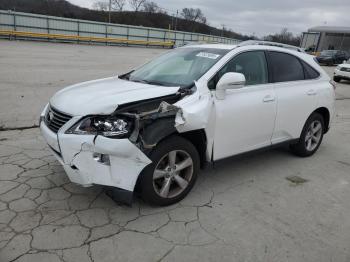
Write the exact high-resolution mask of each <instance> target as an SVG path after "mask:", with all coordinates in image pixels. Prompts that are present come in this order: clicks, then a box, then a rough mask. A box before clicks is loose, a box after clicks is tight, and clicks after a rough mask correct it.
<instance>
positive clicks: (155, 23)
mask: <svg viewBox="0 0 350 262" xmlns="http://www.w3.org/2000/svg"><path fill="white" fill-rule="evenodd" d="M0 9H2V10H13V11H18V12H27V13H35V14H44V15H52V16H60V17H67V18H76V19H83V20H92V21H99V22H107V21H108V14H107V12H104V11H96V10H90V9H87V8H82V7H79V6H76V5H73V4H71V3H69V2H68V1H66V0H1V1H0ZM172 19H173V17H171V16H169V15H167V14H164V13H146V12H131V11H123V12H112V15H111V22H112V23H118V24H128V25H138V26H139V25H141V26H147V27H156V28H168V27H169V24H172ZM189 29H191V30H189ZM177 30H180V31H188V32H196V33H202V34H211V35H217V36H221V35H222V34H223V36H225V37H230V38H236V39H241V40H246V39H249V37H248V36H246V35H241V34H238V33H235V32H232V31H228V30H225V31H224V32H222V30H221V29H218V28H215V27H211V26H209V25H207V24H203V23H198V22H195V23H194V24H192V23H191V22H189V21H186V20H184V19H181V18H179V19H178V23H177Z"/></svg>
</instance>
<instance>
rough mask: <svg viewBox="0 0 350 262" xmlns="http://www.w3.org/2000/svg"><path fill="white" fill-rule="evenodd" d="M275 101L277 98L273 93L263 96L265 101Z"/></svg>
mask: <svg viewBox="0 0 350 262" xmlns="http://www.w3.org/2000/svg"><path fill="white" fill-rule="evenodd" d="M273 101H275V98H274V97H273V96H272V95H267V96H265V97H264V98H263V102H264V103H268V102H273Z"/></svg>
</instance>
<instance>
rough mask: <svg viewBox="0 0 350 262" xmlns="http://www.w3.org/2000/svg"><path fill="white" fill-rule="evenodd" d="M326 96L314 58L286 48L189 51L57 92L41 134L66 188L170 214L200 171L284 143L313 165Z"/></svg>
mask: <svg viewBox="0 0 350 262" xmlns="http://www.w3.org/2000/svg"><path fill="white" fill-rule="evenodd" d="M333 88H334V87H333V86H332V84H331V82H330V79H329V77H328V75H327V74H326V73H325V72H324V70H323V69H322V68H321V67H320V66H319V65H318V64H317V63H316V62H315V61H314V59H313V57H312V56H310V55H308V54H305V53H302V52H298V51H294V50H291V49H290V47H286V48H283V47H276V46H271V44H270V45H264V44H260V43H258V42H257V43H251V42H249V44H245V43H241V44H240V45H222V44H210V45H209V44H208V45H191V46H185V47H181V48H177V49H175V50H173V51H169V52H167V53H166V54H164V55H162V56H160V57H158V58H156V59H154V60H152V61H150V62H149V63H147V64H145V65H143V66H140V67H139V68H136V69H135V70H133V71H131V72H129V73H126V74H123V75H120V76H115V77H110V78H105V79H100V80H95V81H89V82H85V83H80V84H76V85H73V86H70V87H67V88H65V89H63V90H61V91H59V92H58V93H56V94H55V95H54V96H53V97H52V98H51V99H50V102H49V104H48V105H47V106H46V107H45V109H44V110H43V112H42V114H41V117H40V120H41V121H40V129H41V132H42V134H43V136H44V138H45V140H46V141H47V143H48V145H49V148H50V149H51V150H52V152H53V154H54V156H55V157H56V158H57V159H58V161H59V162H60V163H61V164H62V166H63V168H64V170H65V171H66V173H67V175H68V177H69V179H70V180H71V181H72V182H75V183H78V184H81V185H83V186H89V185H93V184H99V185H106V186H110V187H112V188H113V190H112V191H113V197H114V198H117V199H119V200H122V201H124V202H127V203H131V200H132V196H133V192H134V191H136V192H138V194H140V195H141V197H142V198H143V199H144V200H145V201H147V202H149V203H151V204H155V205H169V204H173V203H175V202H177V201H179V200H181V199H183V198H184V197H185V196H186V195H187V194H188V193H189V191H190V190H191V189H192V187H193V186H194V183H195V181H196V178H197V175H198V173H199V171H200V168H201V167H203V166H204V164H205V163H206V162H213V161H218V160H220V159H223V158H227V157H230V156H233V155H238V154H241V153H244V152H248V151H253V150H257V149H261V148H265V147H271V146H276V145H281V144H286V143H287V144H289V145H290V148H291V150H292V151H293V152H294V153H295V154H296V155H298V156H301V157H308V156H311V155H313V154H314V153H315V152H316V150H317V149H318V148H319V146H320V144H321V141H322V138H323V135H324V134H325V133H326V132H327V131H328V129H329V127H330V123H331V120H332V118H333V115H334V89H333Z"/></svg>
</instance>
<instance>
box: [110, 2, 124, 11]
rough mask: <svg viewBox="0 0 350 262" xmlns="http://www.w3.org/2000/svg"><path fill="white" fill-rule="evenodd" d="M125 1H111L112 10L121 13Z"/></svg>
mask: <svg viewBox="0 0 350 262" xmlns="http://www.w3.org/2000/svg"><path fill="white" fill-rule="evenodd" d="M125 4H126V0H112V10H116V11H119V12H121V11H123V9H124V6H125Z"/></svg>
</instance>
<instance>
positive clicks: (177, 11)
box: [175, 10, 179, 31]
mask: <svg viewBox="0 0 350 262" xmlns="http://www.w3.org/2000/svg"><path fill="white" fill-rule="evenodd" d="M178 14H179V10H176V17H175V31H176V30H177V16H178Z"/></svg>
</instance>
